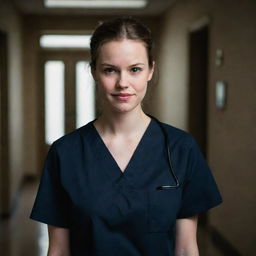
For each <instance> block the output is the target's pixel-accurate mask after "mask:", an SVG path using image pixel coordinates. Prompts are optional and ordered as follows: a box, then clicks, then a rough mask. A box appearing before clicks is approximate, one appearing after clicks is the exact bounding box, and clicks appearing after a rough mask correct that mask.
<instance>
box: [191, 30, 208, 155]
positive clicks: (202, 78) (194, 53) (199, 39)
mask: <svg viewBox="0 0 256 256" xmlns="http://www.w3.org/2000/svg"><path fill="white" fill-rule="evenodd" d="M208 34H209V28H208V26H204V27H202V28H200V29H198V30H196V31H192V32H191V33H190V35H189V104H188V106H189V109H188V119H189V120H188V128H189V132H190V133H191V134H192V135H193V136H194V138H195V140H196V141H197V143H198V145H199V147H200V148H201V151H202V153H203V154H204V156H205V157H206V158H207V114H208V61H209V60H208Z"/></svg>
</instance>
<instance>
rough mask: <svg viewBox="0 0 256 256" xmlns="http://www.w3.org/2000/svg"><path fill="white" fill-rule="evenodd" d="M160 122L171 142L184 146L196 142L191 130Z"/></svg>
mask: <svg viewBox="0 0 256 256" xmlns="http://www.w3.org/2000/svg"><path fill="white" fill-rule="evenodd" d="M160 123H161V125H162V127H163V128H164V130H165V131H166V133H167V134H168V138H169V141H170V142H171V143H178V144H180V145H183V146H191V145H194V144H195V140H194V138H193V136H192V135H191V134H190V133H189V132H187V131H185V130H183V129H181V128H178V127H175V126H173V125H170V124H167V123H164V122H160Z"/></svg>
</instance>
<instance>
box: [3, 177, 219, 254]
mask: <svg viewBox="0 0 256 256" xmlns="http://www.w3.org/2000/svg"><path fill="white" fill-rule="evenodd" d="M37 186H38V183H37V182H35V181H27V182H25V183H24V187H23V189H22V191H21V197H20V200H19V203H18V204H17V208H16V209H15V210H14V214H13V216H12V217H11V218H10V219H6V220H0V252H1V253H0V255H1V256H46V254H47V246H48V233H47V227H46V225H45V224H41V223H38V222H35V221H33V220H31V219H29V214H30V211H31V208H32V205H33V202H34V198H35V194H36V190H37ZM198 239H199V241H198V242H199V246H200V248H201V251H204V252H206V251H207V253H204V254H202V255H207V256H224V255H223V254H222V253H221V252H220V251H219V250H218V249H217V248H215V247H214V246H213V243H212V242H211V240H210V234H209V232H208V231H207V230H204V229H203V228H202V227H199V230H198ZM206 247H207V248H206ZM120 256H121V255H120ZM141 256H143V255H141ZM156 256H157V255H156Z"/></svg>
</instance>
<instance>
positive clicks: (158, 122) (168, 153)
mask: <svg viewBox="0 0 256 256" xmlns="http://www.w3.org/2000/svg"><path fill="white" fill-rule="evenodd" d="M147 116H149V117H150V118H152V119H153V120H155V121H156V122H157V124H158V125H159V127H160V128H161V130H162V132H163V135H164V143H165V148H166V151H167V158H168V165H169V171H170V173H171V175H172V177H173V179H174V180H175V185H161V186H158V187H156V189H157V190H164V189H173V188H178V187H179V186H180V183H179V179H178V177H177V175H176V172H175V169H174V167H173V164H172V159H171V150H170V147H169V136H168V133H167V131H166V130H165V128H164V126H163V125H162V123H161V122H160V121H159V120H158V119H157V118H155V117H154V116H151V115H149V114H147Z"/></svg>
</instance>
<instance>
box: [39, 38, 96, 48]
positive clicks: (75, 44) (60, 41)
mask: <svg viewBox="0 0 256 256" xmlns="http://www.w3.org/2000/svg"><path fill="white" fill-rule="evenodd" d="M90 39H91V36H90V35H42V36H41V37H40V46H41V47H43V48H84V49H89V47H90Z"/></svg>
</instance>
